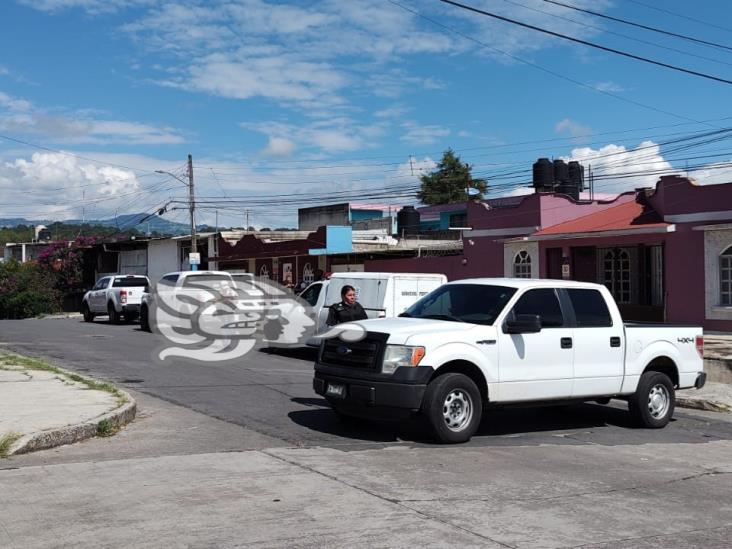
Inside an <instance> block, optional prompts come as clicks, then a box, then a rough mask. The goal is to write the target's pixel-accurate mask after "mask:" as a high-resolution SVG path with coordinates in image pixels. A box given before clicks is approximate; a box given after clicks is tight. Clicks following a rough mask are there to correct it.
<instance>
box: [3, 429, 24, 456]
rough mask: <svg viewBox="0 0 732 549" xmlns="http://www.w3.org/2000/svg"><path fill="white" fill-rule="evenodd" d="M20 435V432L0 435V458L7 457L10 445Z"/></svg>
mask: <svg viewBox="0 0 732 549" xmlns="http://www.w3.org/2000/svg"><path fill="white" fill-rule="evenodd" d="M20 437H21V435H20V433H5V434H4V435H0V458H5V457H8V452H9V451H10V447H11V446H12V445H13V443H14V442H15V441H16V440H18V439H19V438H20Z"/></svg>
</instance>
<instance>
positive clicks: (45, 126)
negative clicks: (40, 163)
mask: <svg viewBox="0 0 732 549" xmlns="http://www.w3.org/2000/svg"><path fill="white" fill-rule="evenodd" d="M93 114H94V113H93V112H91V111H84V110H77V111H74V112H60V113H56V112H52V111H48V110H46V109H43V108H40V107H37V106H35V105H33V103H31V102H30V101H27V100H25V99H22V98H17V97H12V96H10V95H8V94H6V93H3V92H0V129H2V130H3V131H7V132H12V133H15V134H25V135H29V134H34V135H42V136H44V137H45V138H48V139H51V140H53V141H56V142H61V143H66V144H80V143H93V144H113V143H121V144H134V145H166V144H177V143H183V142H184V141H185V139H184V138H183V136H182V135H181V134H180V132H178V131H177V130H175V129H174V128H169V127H164V126H163V127H156V126H152V125H150V124H144V123H139V122H128V121H122V120H107V119H102V118H96V117H94V116H93Z"/></svg>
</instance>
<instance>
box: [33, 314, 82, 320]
mask: <svg viewBox="0 0 732 549" xmlns="http://www.w3.org/2000/svg"><path fill="white" fill-rule="evenodd" d="M83 316H84V315H82V314H81V313H57V314H52V315H42V316H40V317H38V318H40V319H41V320H58V319H61V318H82V317H83Z"/></svg>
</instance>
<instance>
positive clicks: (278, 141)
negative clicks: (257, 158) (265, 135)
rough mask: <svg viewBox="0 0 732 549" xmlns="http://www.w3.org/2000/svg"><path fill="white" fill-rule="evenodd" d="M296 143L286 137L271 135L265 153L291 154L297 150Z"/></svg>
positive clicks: (271, 154)
mask: <svg viewBox="0 0 732 549" xmlns="http://www.w3.org/2000/svg"><path fill="white" fill-rule="evenodd" d="M295 147H296V145H295V143H294V142H292V141H290V140H289V139H287V138H285V137H270V138H269V142H268V143H267V147H266V148H265V149H264V154H266V155H269V156H289V155H291V154H292V151H294V150H295Z"/></svg>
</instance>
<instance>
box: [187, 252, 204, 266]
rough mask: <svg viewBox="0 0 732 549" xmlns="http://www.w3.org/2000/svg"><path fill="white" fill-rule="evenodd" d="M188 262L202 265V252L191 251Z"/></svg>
mask: <svg viewBox="0 0 732 549" xmlns="http://www.w3.org/2000/svg"><path fill="white" fill-rule="evenodd" d="M188 263H189V264H190V265H200V264H201V254H200V253H198V252H196V253H189V254H188Z"/></svg>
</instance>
